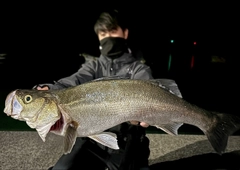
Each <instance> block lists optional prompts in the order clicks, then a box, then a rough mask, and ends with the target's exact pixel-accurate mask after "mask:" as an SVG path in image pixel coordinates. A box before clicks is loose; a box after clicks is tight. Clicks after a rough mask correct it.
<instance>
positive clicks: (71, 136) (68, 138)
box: [64, 122, 77, 154]
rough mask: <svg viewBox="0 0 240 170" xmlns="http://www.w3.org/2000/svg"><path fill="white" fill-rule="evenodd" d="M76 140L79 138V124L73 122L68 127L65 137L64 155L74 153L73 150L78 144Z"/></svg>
mask: <svg viewBox="0 0 240 170" xmlns="http://www.w3.org/2000/svg"><path fill="white" fill-rule="evenodd" d="M76 138H77V123H76V122H72V123H71V124H69V126H68V127H67V130H66V135H65V136H64V154H68V153H70V152H71V151H72V148H73V146H74V144H75V142H76Z"/></svg>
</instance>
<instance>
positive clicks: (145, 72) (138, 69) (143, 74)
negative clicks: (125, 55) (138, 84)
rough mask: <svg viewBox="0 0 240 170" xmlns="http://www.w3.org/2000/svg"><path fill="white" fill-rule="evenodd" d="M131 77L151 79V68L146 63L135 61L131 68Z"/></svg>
mask: <svg viewBox="0 0 240 170" xmlns="http://www.w3.org/2000/svg"><path fill="white" fill-rule="evenodd" d="M131 79H146V80H148V79H153V76H152V70H151V68H150V67H149V66H147V65H146V64H143V63H140V62H137V63H135V67H134V68H133V70H132V74H131Z"/></svg>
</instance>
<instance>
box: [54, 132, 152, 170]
mask: <svg viewBox="0 0 240 170" xmlns="http://www.w3.org/2000/svg"><path fill="white" fill-rule="evenodd" d="M132 140H133V139H132V138H131V136H130V137H128V142H127V144H126V147H125V150H119V151H115V150H112V151H111V149H109V148H105V147H103V148H101V147H99V145H97V144H96V143H95V142H93V141H91V140H89V139H88V138H87V139H85V138H77V140H76V143H75V145H74V147H73V149H72V151H71V152H70V153H69V154H67V155H62V157H61V158H60V159H59V160H58V161H57V163H56V164H55V165H54V167H53V168H52V170H75V169H79V170H80V169H84V170H85V169H89V170H91V169H98V170H106V169H108V170H139V169H140V167H143V168H144V167H148V157H149V150H146V151H144V150H142V149H139V148H141V146H140V147H139V146H138V144H136V143H135V142H132ZM145 142H147V144H148V143H149V140H148V139H147V138H146V141H145ZM104 148H105V149H104ZM142 154H143V155H145V156H144V157H143V158H142V159H141V158H139V156H140V155H142Z"/></svg>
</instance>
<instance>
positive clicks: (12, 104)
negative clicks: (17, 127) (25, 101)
mask: <svg viewBox="0 0 240 170" xmlns="http://www.w3.org/2000/svg"><path fill="white" fill-rule="evenodd" d="M16 91H17V90H15V91H13V92H11V93H10V94H9V95H8V96H7V98H6V100H5V108H4V111H3V112H4V113H6V114H7V115H8V116H11V117H12V118H14V119H19V120H23V119H22V118H21V116H20V113H21V111H22V109H23V107H22V105H21V104H20V103H19V102H18V100H17V98H16V96H15V94H16Z"/></svg>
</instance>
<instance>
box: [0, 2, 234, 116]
mask: <svg viewBox="0 0 240 170" xmlns="http://www.w3.org/2000/svg"><path fill="white" fill-rule="evenodd" d="M106 4H109V3H108V2H99V3H92V4H90V3H89V4H86V3H85V4H84V3H82V4H71V5H69V4H64V3H62V4H60V3H58V4H57V3H56V4H37V3H35V4H23V3H19V4H16V3H15V4H10V5H9V4H8V5H1V15H0V19H1V21H0V25H1V26H0V53H2V54H6V55H5V56H4V57H5V58H4V59H1V60H0V61H1V64H0V76H1V83H0V88H1V98H2V107H3V105H4V102H3V101H4V100H5V97H6V94H7V93H9V92H10V91H11V90H14V89H16V88H32V87H33V86H34V85H36V84H38V83H51V82H53V81H54V80H55V81H56V80H58V79H59V78H62V77H65V76H69V75H70V74H72V73H74V72H76V71H77V70H78V68H79V67H80V66H81V64H82V63H83V62H84V58H83V57H81V56H79V54H81V53H88V54H90V55H93V56H99V54H100V53H99V49H98V47H99V42H98V39H97V36H96V35H95V33H94V30H93V25H94V23H95V21H96V19H97V17H98V15H99V14H100V12H102V10H104V9H107V8H109V6H108V7H106ZM111 7H113V8H115V7H117V9H119V10H120V12H124V13H125V14H126V15H127V16H128V17H127V20H128V22H129V31H130V32H129V45H130V47H131V48H132V49H133V50H134V52H135V51H136V52H137V51H139V50H140V51H141V52H142V55H143V57H144V59H145V60H146V64H147V65H149V66H150V67H151V68H152V70H153V75H154V78H170V79H174V80H175V81H176V82H177V84H178V85H179V89H180V91H181V92H182V95H183V97H184V98H185V99H186V100H188V101H189V102H191V103H194V104H197V105H198V106H200V107H203V108H206V109H208V110H214V111H219V112H225V113H233V114H239V109H238V107H237V105H238V102H237V101H238V96H239V90H238V89H239V88H238V78H239V75H238V71H239V66H238V60H239V59H238V58H239V51H238V48H239V39H238V38H239V23H238V20H239V12H238V10H237V3H236V4H233V3H232V4H230V3H227V4H226V3H205V4H204V3H195V4H193V3H186V4H184V3H172V2H169V4H166V3H165V4H162V3H147V2H144V1H143V2H142V3H140V2H138V3H130V2H124V1H121V2H120V1H119V2H118V1H117V2H116V3H115V4H112V6H111ZM171 39H173V40H174V43H173V44H171V43H170V40H171ZM194 41H196V42H197V44H196V45H195V46H194V45H193V42H194ZM170 54H171V56H172V62H171V68H170V70H169V69H168V63H169V55H170ZM192 56H194V59H195V62H194V67H193V68H191V67H190V63H191V57H192ZM212 56H217V57H218V58H220V59H221V61H224V62H213V60H212Z"/></svg>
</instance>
